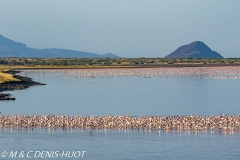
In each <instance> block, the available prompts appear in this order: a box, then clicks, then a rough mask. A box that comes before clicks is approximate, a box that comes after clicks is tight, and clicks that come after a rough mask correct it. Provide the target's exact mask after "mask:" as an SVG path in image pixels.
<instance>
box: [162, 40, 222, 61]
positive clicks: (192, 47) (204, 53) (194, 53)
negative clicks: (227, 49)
mask: <svg viewBox="0 0 240 160" xmlns="http://www.w3.org/2000/svg"><path fill="white" fill-rule="evenodd" d="M190 57H192V58H223V56H221V55H220V54H219V53H217V52H215V51H212V50H211V49H210V48H209V47H208V46H207V45H206V44H204V43H203V42H201V41H195V42H192V43H190V44H187V45H184V46H181V47H179V48H178V49H176V50H175V51H174V52H172V53H170V54H169V55H167V56H166V57H165V58H190Z"/></svg>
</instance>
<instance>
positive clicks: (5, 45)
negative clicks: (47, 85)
mask: <svg viewBox="0 0 240 160" xmlns="http://www.w3.org/2000/svg"><path fill="white" fill-rule="evenodd" d="M106 56H107V57H109V58H120V57H119V56H117V55H114V54H112V53H111V54H109V53H106V54H102V55H101V54H96V53H91V52H83V51H76V50H69V49H59V48H47V49H36V48H29V47H27V46H26V44H23V43H21V42H15V41H13V40H11V39H9V38H6V37H4V36H2V35H1V34H0V57H21V58H23V57H25V58H105V57H106Z"/></svg>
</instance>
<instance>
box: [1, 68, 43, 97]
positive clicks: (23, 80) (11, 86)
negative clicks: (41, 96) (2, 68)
mask: <svg viewBox="0 0 240 160" xmlns="http://www.w3.org/2000/svg"><path fill="white" fill-rule="evenodd" d="M20 72H21V71H14V70H10V71H8V72H7V73H9V74H12V75H13V77H14V78H17V79H19V80H20V82H6V83H3V84H0V101H3V100H16V99H15V98H14V97H11V96H12V95H11V94H8V93H5V94H4V93H1V92H4V91H14V90H23V89H26V88H29V87H31V86H36V85H46V84H43V83H40V82H35V81H33V80H32V78H29V77H23V76H20V75H16V74H17V73H20Z"/></svg>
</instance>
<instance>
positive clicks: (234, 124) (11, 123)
mask: <svg viewBox="0 0 240 160" xmlns="http://www.w3.org/2000/svg"><path fill="white" fill-rule="evenodd" d="M46 71H47V72H51V73H53V74H57V75H60V76H63V77H64V78H119V77H121V78H124V77H133V78H170V77H179V78H181V77H185V78H188V77H195V78H237V79H238V78H240V67H189V68H188V67H182V68H132V69H127V68H122V69H63V70H46ZM0 128H13V129H21V130H28V129H29V128H51V129H56V128H59V129H65V128H71V129H76V128H81V129H89V130H90V131H92V130H94V129H97V130H102V129H132V130H143V131H144V130H157V131H170V130H177V131H209V130H211V131H216V130H217V131H219V132H227V133H233V132H238V131H239V129H240V115H219V116H194V115H190V116H179V115H175V116H164V117H160V116H140V117H136V116H91V117H89V116H85V117H82V116H72V117H70V116H64V115H61V116H58V115H45V116H40V115H34V116H27V115H14V116H9V115H1V116H0Z"/></svg>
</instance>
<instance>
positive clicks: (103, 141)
mask: <svg viewBox="0 0 240 160" xmlns="http://www.w3.org/2000/svg"><path fill="white" fill-rule="evenodd" d="M63 71H64V70H58V72H56V71H50V70H35V71H25V72H22V73H21V75H23V76H28V77H32V78H33V79H34V80H35V81H39V82H42V83H46V84H47V85H46V86H34V87H31V88H29V89H27V90H21V91H13V92H7V93H11V94H12V95H13V97H15V98H16V101H9V102H7V101H4V102H0V112H2V113H1V114H4V115H14V114H26V115H36V114H37V115H47V114H55V115H61V114H64V115H82V116H86V115H89V116H91V115H98V116H100V115H134V116H140V115H158V116H164V115H191V114H194V115H219V114H222V113H224V114H239V113H240V106H239V103H238V102H239V95H240V90H239V89H238V86H240V79H232V78H231V79H227V78H224V79H212V78H198V77H197V76H194V75H191V76H183V77H178V76H168V77H159V76H156V77H152V78H144V77H136V76H130V77H128V76H127V77H115V76H108V77H102V78H79V77H74V76H69V77H66V74H63V73H62V72H63ZM76 71H77V70H76ZM64 77H65V78H64ZM112 77H113V78H112ZM239 138H240V136H239V133H231V134H230V133H228V134H224V133H219V132H214V133H211V132H210V131H208V132H181V133H179V132H176V131H171V132H163V131H161V130H159V131H152V132H150V131H144V132H143V131H136V130H133V131H132V130H126V131H125V130H101V131H98V130H93V131H92V132H90V131H89V130H78V129H76V130H70V129H68V130H60V129H57V130H48V129H47V130H45V129H36V128H35V129H33V130H32V129H29V130H27V131H25V130H11V129H6V128H2V129H1V131H0V144H1V146H0V154H1V153H2V152H3V151H7V152H8V153H10V152H11V151H18V152H20V151H24V152H25V153H27V152H29V151H33V152H31V153H35V152H36V151H46V150H47V151H60V152H66V151H87V152H86V153H85V155H84V157H78V158H68V157H57V158H59V159H147V158H151V159H238V158H239V157H240V153H239V149H240V144H239V143H238V142H239ZM32 156H33V155H32ZM0 157H1V156H0ZM18 158H19V157H18ZM25 158H27V157H26V155H25ZM0 159H1V158H0ZM10 159H12V158H10ZM15 159H16V158H15ZM35 159H43V158H39V157H36V158H35ZM45 159H55V158H53V157H52V158H45Z"/></svg>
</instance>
